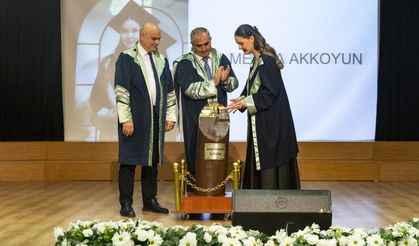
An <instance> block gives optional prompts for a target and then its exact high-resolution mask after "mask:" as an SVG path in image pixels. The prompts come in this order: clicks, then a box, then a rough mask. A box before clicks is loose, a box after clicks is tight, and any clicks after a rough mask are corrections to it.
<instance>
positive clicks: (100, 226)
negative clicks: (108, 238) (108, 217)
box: [93, 223, 106, 234]
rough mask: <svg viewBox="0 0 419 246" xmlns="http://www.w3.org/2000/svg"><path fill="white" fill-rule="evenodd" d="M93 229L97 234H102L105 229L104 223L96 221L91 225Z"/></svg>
mask: <svg viewBox="0 0 419 246" xmlns="http://www.w3.org/2000/svg"><path fill="white" fill-rule="evenodd" d="M93 229H94V230H96V231H97V232H98V233H99V234H102V233H104V232H105V230H106V223H97V224H95V225H94V226H93Z"/></svg>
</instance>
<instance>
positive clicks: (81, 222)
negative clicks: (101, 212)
mask: <svg viewBox="0 0 419 246" xmlns="http://www.w3.org/2000/svg"><path fill="white" fill-rule="evenodd" d="M79 224H80V225H81V226H82V227H89V226H90V224H92V221H90V220H86V221H80V222H79Z"/></svg>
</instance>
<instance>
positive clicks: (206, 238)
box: [204, 232, 212, 243]
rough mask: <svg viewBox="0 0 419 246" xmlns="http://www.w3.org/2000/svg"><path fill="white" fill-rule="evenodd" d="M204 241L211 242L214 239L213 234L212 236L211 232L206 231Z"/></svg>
mask: <svg viewBox="0 0 419 246" xmlns="http://www.w3.org/2000/svg"><path fill="white" fill-rule="evenodd" d="M204 241H205V242H206V243H210V242H211V241H212V236H211V234H209V233H208V232H205V234H204Z"/></svg>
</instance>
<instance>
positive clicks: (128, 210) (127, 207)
mask: <svg viewBox="0 0 419 246" xmlns="http://www.w3.org/2000/svg"><path fill="white" fill-rule="evenodd" d="M119 214H120V215H121V216H124V217H135V212H134V209H133V208H132V206H131V204H128V203H127V204H122V205H121V211H120V212H119Z"/></svg>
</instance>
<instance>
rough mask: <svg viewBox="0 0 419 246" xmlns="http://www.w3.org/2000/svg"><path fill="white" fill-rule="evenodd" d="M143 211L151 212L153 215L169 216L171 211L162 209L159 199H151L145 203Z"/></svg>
mask: <svg viewBox="0 0 419 246" xmlns="http://www.w3.org/2000/svg"><path fill="white" fill-rule="evenodd" d="M143 211H150V212H153V213H160V214H168V213H169V209H167V208H164V207H162V206H161V205H160V204H159V203H158V202H157V199H151V200H149V201H147V202H144V207H143Z"/></svg>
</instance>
